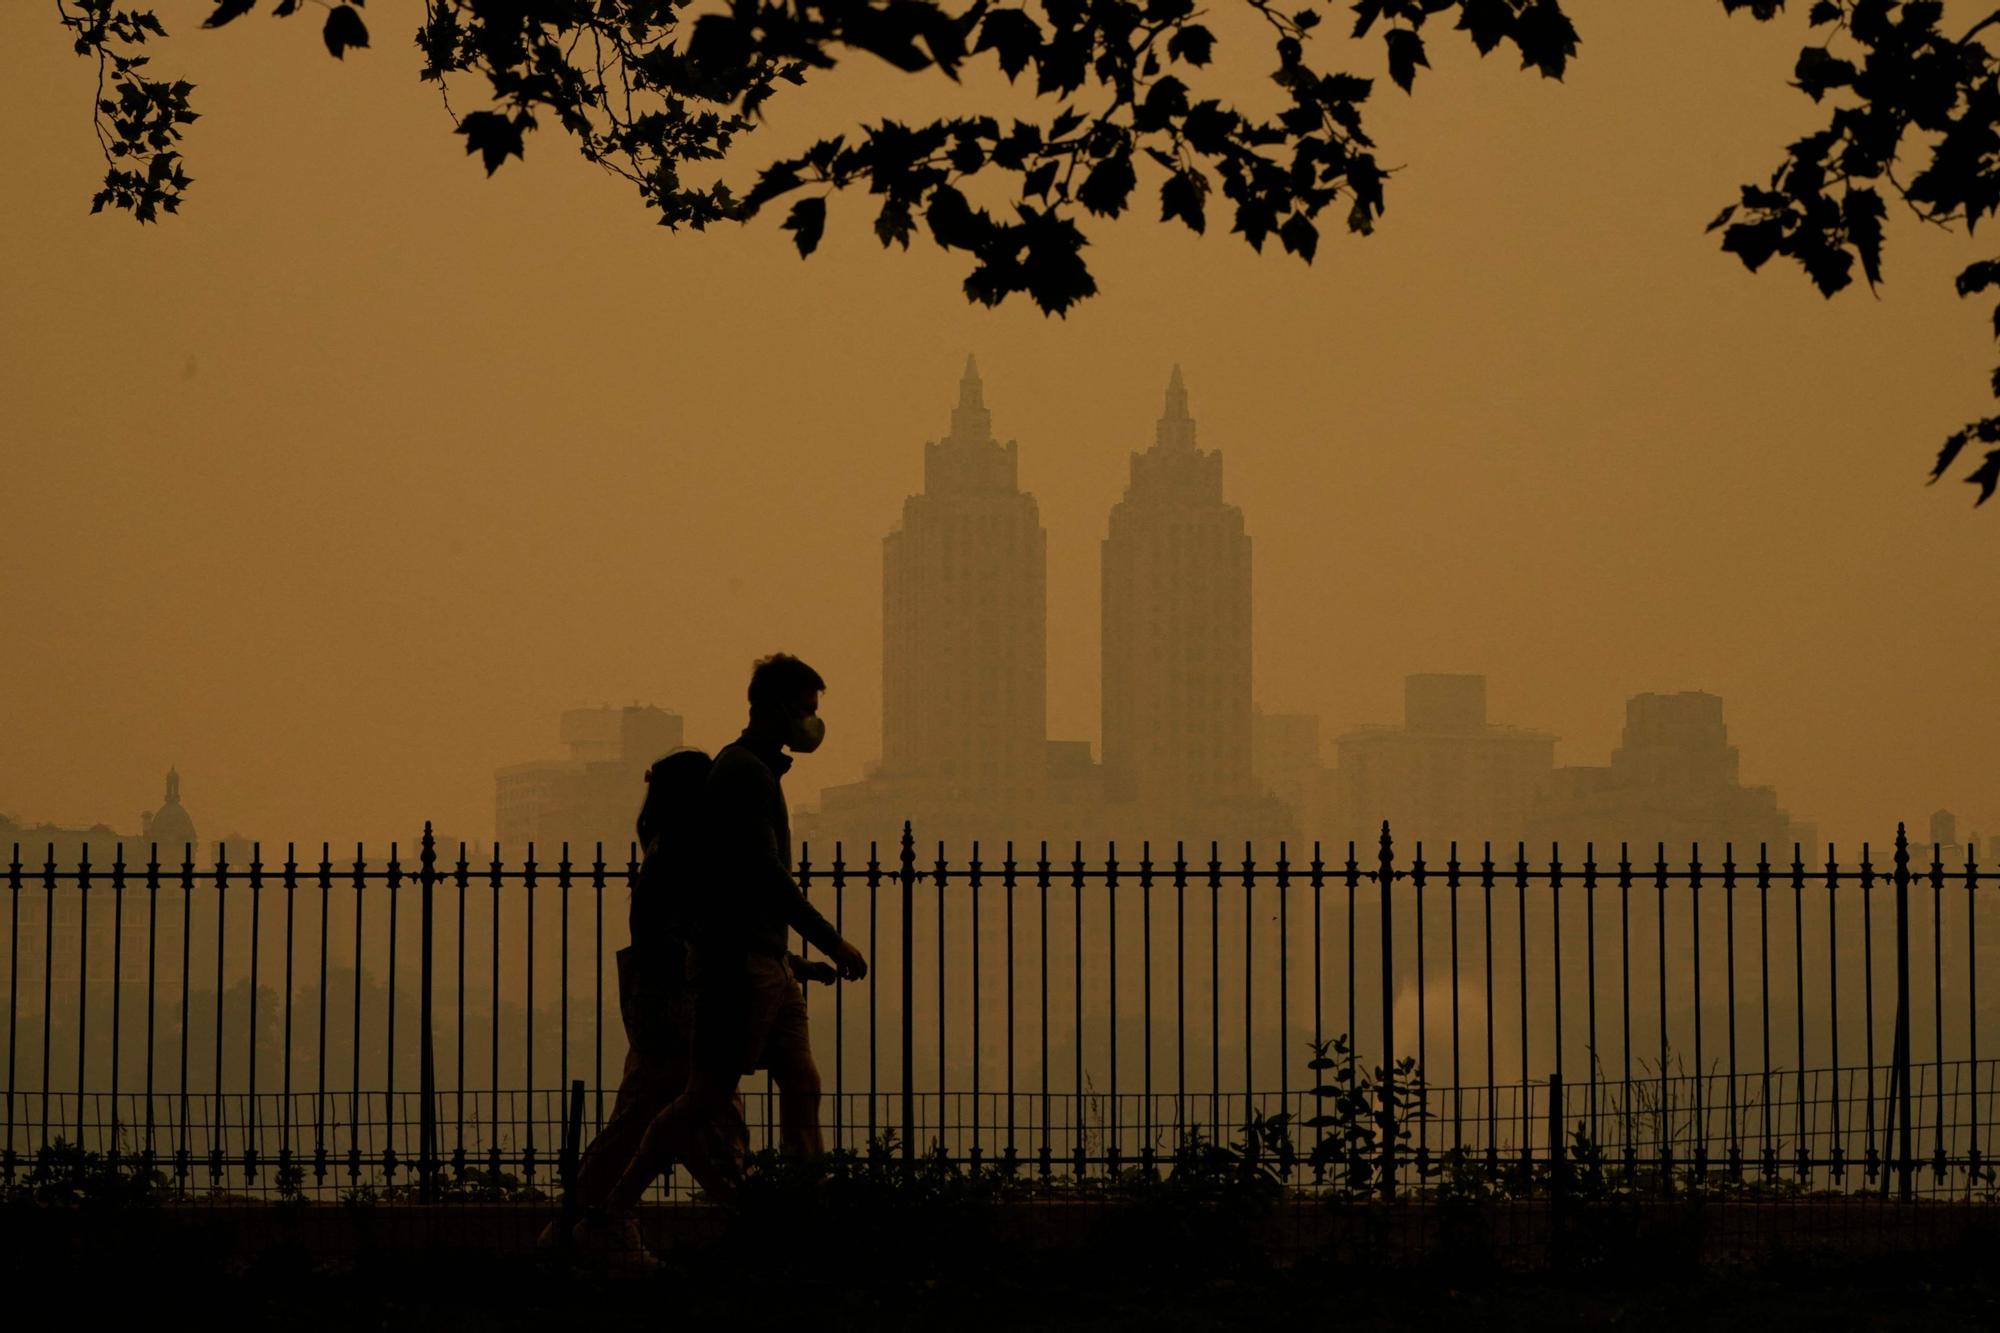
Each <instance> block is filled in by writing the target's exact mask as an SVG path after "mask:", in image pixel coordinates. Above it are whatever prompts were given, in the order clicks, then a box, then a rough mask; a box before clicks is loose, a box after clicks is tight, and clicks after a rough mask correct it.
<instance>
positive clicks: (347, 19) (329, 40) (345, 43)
mask: <svg viewBox="0 0 2000 1333" xmlns="http://www.w3.org/2000/svg"><path fill="white" fill-rule="evenodd" d="M320 35H321V36H322V37H324V38H325V39H326V49H327V50H328V51H330V52H332V53H333V56H334V58H335V59H336V60H340V59H345V58H346V55H347V51H348V48H349V47H355V46H361V47H365V46H367V45H368V25H367V24H366V23H363V22H362V21H361V11H360V10H358V9H356V8H355V7H354V6H353V5H338V6H336V7H335V8H334V9H333V10H332V11H331V12H329V13H328V14H327V16H326V27H325V28H324V29H323V30H322V31H321V33H320Z"/></svg>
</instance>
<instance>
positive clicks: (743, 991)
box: [694, 953, 812, 1076]
mask: <svg viewBox="0 0 2000 1333" xmlns="http://www.w3.org/2000/svg"><path fill="white" fill-rule="evenodd" d="M694 995H695V999H694V1064H695V1068H696V1069H698V1070H701V1071H703V1072H704V1073H713V1074H725V1075H736V1076H740V1075H743V1074H748V1073H751V1072H753V1071H755V1070H758V1069H767V1068H768V1069H770V1070H772V1071H773V1072H774V1073H777V1074H779V1075H780V1076H782V1075H783V1074H784V1073H786V1072H789V1071H790V1070H793V1069H796V1068H799V1067H800V1065H801V1062H802V1061H810V1060H811V1058H812V1056H811V1046H810V1044H809V1040H808V1036H807V1028H806V997H805V992H804V991H802V990H800V989H799V983H798V981H797V980H796V979H795V978H794V977H793V976H792V969H791V967H790V965H789V964H788V963H786V961H785V959H784V958H783V957H782V956H780V955H772V954H761V953H758V954H751V955H749V956H748V957H747V958H741V957H740V956H739V957H738V958H736V959H731V960H729V962H728V963H725V964H718V963H717V962H716V961H715V960H713V959H710V958H704V957H702V955H700V954H699V953H697V954H696V966H695V976H694Z"/></svg>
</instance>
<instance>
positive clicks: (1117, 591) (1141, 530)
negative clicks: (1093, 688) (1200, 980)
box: [1102, 366, 1254, 836]
mask: <svg viewBox="0 0 2000 1333" xmlns="http://www.w3.org/2000/svg"><path fill="white" fill-rule="evenodd" d="M1194 425H1195V423H1194V420H1193V418H1192V417H1190V416H1189V415H1188V399H1187V389H1186V387H1185V386H1184V385H1183V384H1182V383H1181V372H1180V367H1179V366H1176V367H1174V372H1173V377H1172V379H1170V380H1169V381H1168V383H1167V401H1166V412H1165V415H1163V416H1162V417H1161V418H1160V420H1159V425H1158V427H1157V429H1156V431H1155V435H1154V440H1153V446H1152V448H1150V449H1147V450H1146V451H1145V452H1143V453H1137V454H1134V455H1132V475H1131V481H1130V483H1129V484H1128V485H1127V486H1126V488H1125V496H1124V498H1123V499H1122V500H1120V501H1119V502H1118V503H1117V504H1116V505H1115V506H1113V507H1112V510H1111V523H1110V531H1109V534H1108V535H1107V536H1106V537H1105V539H1104V553H1103V562H1104V563H1103V578H1104V600H1103V617H1104V620H1103V647H1102V651H1103V677H1102V688H1103V725H1104V751H1103V753H1104V769H1105V782H1106V786H1107V790H1108V792H1109V794H1110V796H1111V798H1112V799H1113V800H1114V801H1132V802H1136V803H1137V805H1138V807H1139V814H1138V818H1140V819H1142V820H1144V821H1145V822H1146V823H1147V824H1148V825H1153V826H1158V827H1163V828H1164V827H1166V826H1167V824H1168V822H1169V821H1179V822H1180V827H1181V828H1182V829H1184V830H1185V831H1186V832H1187V833H1188V834H1190V835H1191V836H1199V834H1200V831H1201V826H1202V825H1203V824H1204V823H1206V822H1207V821H1208V819H1209V817H1211V816H1212V815H1213V814H1214V812H1216V811H1217V810H1218V809H1220V808H1222V807H1225V806H1228V805H1230V804H1231V803H1234V802H1239V801H1243V800H1245V799H1248V798H1250V797H1251V796H1253V794H1254V786H1253V783H1252V779H1251V705H1250V538H1249V536H1248V535H1247V534H1246V533H1245V532H1244V530H1243V512H1242V511H1241V510H1239V509H1238V508H1236V506H1234V505H1231V504H1227V503H1225V502H1224V501H1223V498H1222V455H1221V454H1220V453H1218V452H1216V451H1214V450H1203V449H1200V448H1197V447H1196V445H1195V428H1194Z"/></svg>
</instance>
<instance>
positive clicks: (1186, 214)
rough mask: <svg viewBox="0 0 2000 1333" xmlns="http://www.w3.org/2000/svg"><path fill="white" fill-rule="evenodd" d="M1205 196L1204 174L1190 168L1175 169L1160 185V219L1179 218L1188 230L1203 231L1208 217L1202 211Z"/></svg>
mask: <svg viewBox="0 0 2000 1333" xmlns="http://www.w3.org/2000/svg"><path fill="white" fill-rule="evenodd" d="M1207 196H1208V178H1207V177H1206V176H1203V175H1202V174H1201V172H1199V171H1197V170H1194V169H1192V168H1185V169H1182V170H1179V171H1176V172H1175V173H1174V174H1173V175H1171V176H1169V177H1167V179H1166V183H1165V184H1163V185H1161V186H1160V221H1162V222H1171V221H1172V220H1173V219H1175V218H1179V219H1180V220H1181V221H1183V222H1185V223H1186V224H1187V225H1188V229H1189V230H1190V231H1193V232H1196V233H1200V232H1202V231H1205V230H1206V229H1207V227H1208V219H1207V217H1206V216H1205V214H1204V213H1203V201H1204V200H1205V199H1206V198H1207Z"/></svg>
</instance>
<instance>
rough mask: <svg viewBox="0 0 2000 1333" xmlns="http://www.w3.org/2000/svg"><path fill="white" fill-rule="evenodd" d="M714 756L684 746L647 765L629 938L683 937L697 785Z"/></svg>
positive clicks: (697, 822)
mask: <svg viewBox="0 0 2000 1333" xmlns="http://www.w3.org/2000/svg"><path fill="white" fill-rule="evenodd" d="M714 762H715V761H714V760H713V759H712V758H711V757H710V756H709V755H708V753H707V752H706V751H703V750H696V749H692V748H689V749H681V750H675V751H674V752H673V753H672V754H670V755H667V756H666V757H665V758H664V759H660V760H658V761H657V762H655V763H654V764H653V766H652V767H651V768H649V769H647V770H646V799H645V801H644V803H642V804H641V805H640V807H639V820H638V834H639V847H640V851H641V854H642V855H643V857H644V860H642V861H641V862H640V865H639V881H638V883H637V884H635V885H633V887H632V918H631V927H632V942H633V943H634V944H641V945H643V944H664V943H666V942H667V941H668V940H670V939H685V938H686V934H687V906H688V904H687V902H686V896H687V893H688V891H689V887H690V883H691V881H692V880H693V879H694V878H695V867H696V865H697V863H698V860H699V856H700V850H699V846H698V834H699V830H700V828H701V823H702V820H701V800H702V788H703V786H704V784H705V783H706V782H707V781H708V770H709V768H710V767H711V766H712V765H713V764H714Z"/></svg>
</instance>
